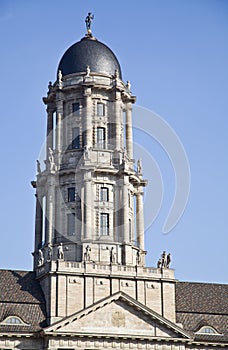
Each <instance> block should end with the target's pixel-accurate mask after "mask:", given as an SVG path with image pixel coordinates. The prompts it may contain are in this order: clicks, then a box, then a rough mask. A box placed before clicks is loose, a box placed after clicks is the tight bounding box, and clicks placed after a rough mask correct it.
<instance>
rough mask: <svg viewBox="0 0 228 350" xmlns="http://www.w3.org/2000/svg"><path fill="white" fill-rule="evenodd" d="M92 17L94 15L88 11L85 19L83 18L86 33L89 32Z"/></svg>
mask: <svg viewBox="0 0 228 350" xmlns="http://www.w3.org/2000/svg"><path fill="white" fill-rule="evenodd" d="M93 19H94V15H92V13H91V12H89V13H88V16H86V19H85V23H86V29H87V33H88V34H91V24H92V20H93Z"/></svg>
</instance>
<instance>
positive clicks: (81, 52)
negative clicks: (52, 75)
mask: <svg viewBox="0 0 228 350" xmlns="http://www.w3.org/2000/svg"><path fill="white" fill-rule="evenodd" d="M86 66H89V68H90V71H91V72H96V73H106V74H111V75H112V74H114V73H115V71H116V70H118V72H119V77H120V79H122V75H121V68H120V64H119V62H118V60H117V58H116V56H115V55H114V53H113V52H112V51H111V50H110V49H109V48H108V47H107V46H106V45H104V44H102V43H101V42H100V41H98V40H97V39H95V38H94V37H89V36H88V37H87V36H86V37H84V38H82V39H81V41H79V42H77V43H75V44H73V45H72V46H71V47H69V49H68V50H67V51H66V52H65V53H64V55H63V57H62V58H61V61H60V63H59V67H58V71H59V70H61V72H62V75H63V76H64V75H68V74H72V73H80V72H85V71H86Z"/></svg>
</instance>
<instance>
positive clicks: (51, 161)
mask: <svg viewBox="0 0 228 350" xmlns="http://www.w3.org/2000/svg"><path fill="white" fill-rule="evenodd" d="M48 161H49V168H50V171H55V170H56V168H55V161H54V152H53V150H52V149H51V147H49V150H48Z"/></svg>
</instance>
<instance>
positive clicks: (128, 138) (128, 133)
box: [126, 103, 133, 159]
mask: <svg viewBox="0 0 228 350" xmlns="http://www.w3.org/2000/svg"><path fill="white" fill-rule="evenodd" d="M126 148H127V154H128V157H129V159H133V138H132V106H131V103H127V105H126Z"/></svg>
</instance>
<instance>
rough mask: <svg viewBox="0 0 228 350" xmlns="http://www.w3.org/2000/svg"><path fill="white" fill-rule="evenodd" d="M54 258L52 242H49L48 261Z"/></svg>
mask: <svg viewBox="0 0 228 350" xmlns="http://www.w3.org/2000/svg"><path fill="white" fill-rule="evenodd" d="M51 260H52V246H51V244H50V243H48V246H47V261H51Z"/></svg>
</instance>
